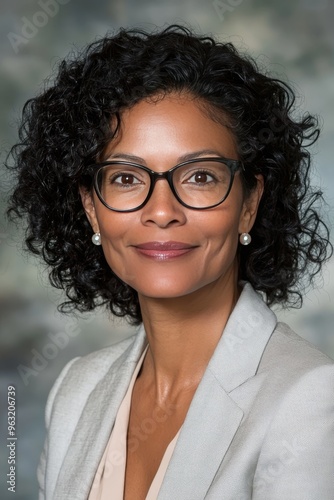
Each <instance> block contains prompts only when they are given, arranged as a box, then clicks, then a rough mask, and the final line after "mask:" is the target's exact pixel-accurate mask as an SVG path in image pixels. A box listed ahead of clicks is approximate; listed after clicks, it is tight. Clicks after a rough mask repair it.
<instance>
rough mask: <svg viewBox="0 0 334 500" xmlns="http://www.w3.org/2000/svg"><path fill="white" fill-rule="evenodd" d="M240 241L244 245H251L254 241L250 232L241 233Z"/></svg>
mask: <svg viewBox="0 0 334 500" xmlns="http://www.w3.org/2000/svg"><path fill="white" fill-rule="evenodd" d="M239 241H240V243H241V244H242V245H245V246H246V245H249V244H250V242H251V241H252V237H251V235H250V234H249V233H242V234H240V237H239Z"/></svg>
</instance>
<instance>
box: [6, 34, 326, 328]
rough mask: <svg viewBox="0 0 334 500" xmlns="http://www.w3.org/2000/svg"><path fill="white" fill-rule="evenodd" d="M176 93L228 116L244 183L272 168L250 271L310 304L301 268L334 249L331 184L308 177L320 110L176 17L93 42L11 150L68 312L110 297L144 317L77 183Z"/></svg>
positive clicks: (31, 227) (65, 66) (281, 296)
mask: <svg viewBox="0 0 334 500" xmlns="http://www.w3.org/2000/svg"><path fill="white" fill-rule="evenodd" d="M170 92H186V93H187V94H189V95H192V96H194V97H195V98H196V99H198V103H199V104H200V105H201V106H202V107H203V109H205V110H206V112H207V113H208V114H209V115H210V117H211V118H212V119H214V120H217V121H219V120H223V121H224V123H225V124H226V120H227V122H228V126H229V127H230V128H231V129H232V130H233V133H234V135H235V137H236V140H237V144H238V149H239V156H240V159H241V160H242V161H243V163H244V167H245V170H244V173H243V177H242V180H243V185H244V189H245V191H246V193H247V192H248V191H249V190H251V189H252V188H253V187H254V185H255V182H256V178H255V176H256V175H258V174H261V175H263V177H264V194H263V197H262V200H261V203H260V206H259V211H258V215H257V219H256V222H255V224H254V227H253V229H252V232H251V234H252V244H251V245H249V246H247V247H242V246H241V247H240V248H239V271H240V279H244V280H247V281H249V282H250V283H251V284H252V285H253V286H254V288H255V289H257V290H260V291H262V292H264V293H265V294H266V297H267V302H268V303H269V305H270V304H274V303H281V304H282V305H292V306H298V305H300V304H301V302H302V294H301V290H302V278H303V277H305V276H306V277H308V279H309V283H311V282H312V281H313V279H314V277H315V275H316V274H317V273H318V272H319V271H320V269H321V265H322V263H323V262H324V261H325V260H326V259H327V258H328V257H329V255H330V254H331V251H332V247H331V245H330V243H329V240H328V229H327V227H326V225H325V224H324V222H323V221H322V219H321V216H320V215H319V207H318V205H319V203H318V202H319V201H320V202H321V200H322V193H321V192H320V191H317V190H312V188H311V187H310V180H309V178H310V153H309V152H308V150H307V146H309V145H310V144H312V143H313V142H314V141H315V140H316V139H317V137H318V135H319V129H318V128H317V120H316V119H315V118H314V117H312V116H310V115H308V114H306V115H304V116H303V117H301V118H300V119H296V118H294V117H293V116H292V115H293V113H294V105H295V97H294V93H293V91H292V90H291V89H290V87H289V86H288V85H287V84H285V83H283V82H281V81H279V80H277V79H274V78H270V77H269V76H266V75H265V74H263V73H261V72H260V71H259V69H258V67H257V64H256V63H255V61H253V60H252V59H251V58H249V57H246V56H241V55H240V54H239V53H238V51H237V50H236V49H235V47H234V46H233V45H232V44H230V43H219V42H217V41H215V40H213V39H212V38H210V37H201V36H198V35H195V34H193V33H192V32H191V31H190V30H188V29H186V28H184V27H182V26H177V25H174V26H170V27H168V28H167V29H165V30H163V31H157V32H152V33H146V32H143V31H139V30H124V29H122V30H120V31H119V32H118V33H117V34H116V35H114V36H106V37H104V38H103V39H102V40H99V41H97V42H94V43H92V44H91V45H89V46H88V47H87V48H86V49H85V51H84V52H83V53H82V54H79V55H77V56H76V57H75V58H74V59H72V60H71V59H68V60H64V61H63V62H62V63H61V64H60V66H59V72H58V75H57V76H56V78H55V81H54V83H53V84H52V85H51V86H50V87H49V88H47V89H46V90H44V91H43V92H42V93H41V94H40V95H38V96H37V97H35V98H33V99H31V100H29V101H28V102H27V103H26V105H25V107H24V110H23V118H22V123H21V127H20V131H19V138H20V142H19V144H17V145H15V146H14V147H13V148H12V151H11V155H12V157H13V158H14V167H13V166H12V167H10V168H14V169H15V171H16V175H17V182H16V186H15V188H14V191H13V193H12V196H11V200H10V205H9V210H8V213H9V215H10V216H11V217H12V218H15V217H16V216H17V217H22V216H27V217H28V228H27V234H26V246H27V248H28V249H29V250H30V251H32V252H33V253H35V254H38V255H41V256H42V257H43V259H44V261H45V262H46V264H47V265H48V266H49V268H50V273H49V277H50V281H51V283H52V285H53V286H55V287H57V288H62V289H64V290H65V292H66V296H67V298H68V300H67V301H65V302H64V303H63V304H61V305H60V306H59V308H60V310H61V311H63V312H66V311H70V310H74V309H77V310H79V311H81V312H83V311H89V310H92V309H94V308H95V307H96V306H98V305H101V304H105V305H108V306H109V307H110V310H111V311H112V312H113V313H114V314H116V315H118V316H127V317H128V319H129V320H130V321H132V323H139V322H140V321H141V313H140V307H139V303H138V296H137V293H136V291H135V290H133V289H132V288H131V287H130V286H128V285H127V284H126V283H123V282H122V281H121V280H120V279H119V278H118V277H117V276H116V275H115V274H114V273H113V271H112V270H111V269H110V267H109V266H108V264H107V262H106V260H105V258H104V255H103V252H102V249H101V247H96V246H94V245H92V244H91V242H90V239H91V235H92V229H91V227H90V225H89V223H88V220H87V218H86V215H85V213H84V210H83V207H82V203H81V199H80V196H79V186H83V187H85V188H86V189H92V176H93V172H92V171H91V169H90V168H89V166H90V165H91V164H93V163H95V162H96V159H97V158H99V157H101V155H102V154H103V150H104V149H105V147H106V145H107V144H108V143H109V141H110V140H111V139H112V137H113V135H114V134H115V130H112V129H111V123H115V119H116V123H118V125H119V123H120V120H121V113H122V111H123V110H124V109H126V108H129V107H131V106H133V105H134V104H136V103H137V102H139V101H140V100H142V99H145V98H149V97H152V96H157V95H165V94H168V93H170ZM116 130H117V127H116Z"/></svg>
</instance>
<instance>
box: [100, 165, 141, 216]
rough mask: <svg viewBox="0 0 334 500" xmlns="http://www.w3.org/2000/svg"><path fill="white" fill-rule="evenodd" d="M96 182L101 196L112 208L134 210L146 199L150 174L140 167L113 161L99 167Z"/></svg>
mask: <svg viewBox="0 0 334 500" xmlns="http://www.w3.org/2000/svg"><path fill="white" fill-rule="evenodd" d="M96 184H97V189H98V191H99V194H100V196H101V197H102V199H103V200H104V201H105V203H106V204H107V205H109V207H110V208H113V209H114V210H120V211H122V210H132V209H134V208H137V207H139V206H140V205H141V204H142V203H143V202H144V201H145V198H146V196H147V194H148V192H149V189H150V176H149V174H148V173H147V172H145V170H142V169H140V168H138V167H134V166H131V165H124V164H121V163H113V164H111V165H105V166H104V167H101V168H100V169H99V171H98V174H97V178H96Z"/></svg>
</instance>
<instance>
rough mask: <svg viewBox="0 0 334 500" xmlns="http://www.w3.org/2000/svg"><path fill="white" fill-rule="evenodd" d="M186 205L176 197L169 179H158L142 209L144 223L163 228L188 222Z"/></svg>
mask: <svg viewBox="0 0 334 500" xmlns="http://www.w3.org/2000/svg"><path fill="white" fill-rule="evenodd" d="M185 210H186V209H185V207H183V206H182V205H181V203H179V201H178V200H177V199H176V198H175V196H174V194H173V192H172V190H171V188H170V186H169V184H168V181H167V180H166V179H164V178H160V179H157V180H156V182H155V185H154V189H153V192H152V194H151V197H150V199H149V200H148V202H147V203H146V205H145V206H144V207H143V208H142V210H141V221H142V223H143V224H144V225H157V226H159V227H161V228H166V227H170V226H178V225H183V224H184V223H185V222H186V214H185Z"/></svg>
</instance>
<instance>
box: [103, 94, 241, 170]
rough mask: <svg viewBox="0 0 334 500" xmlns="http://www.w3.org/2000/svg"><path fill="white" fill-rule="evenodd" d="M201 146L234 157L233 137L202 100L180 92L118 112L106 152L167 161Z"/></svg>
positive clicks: (235, 154) (200, 148)
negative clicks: (213, 117) (112, 135)
mask: <svg viewBox="0 0 334 500" xmlns="http://www.w3.org/2000/svg"><path fill="white" fill-rule="evenodd" d="M202 149H203V150H204V149H211V150H216V151H217V154H218V155H221V156H225V157H227V158H235V159H237V153H236V142H235V137H234V135H233V133H232V132H231V130H230V129H229V128H228V127H227V126H226V125H224V124H222V123H219V122H218V120H214V119H212V118H211V117H210V115H209V113H208V112H207V110H206V109H205V104H203V101H199V100H198V99H196V98H193V97H189V96H180V95H175V94H171V95H167V96H165V97H161V98H157V99H150V100H143V101H140V102H139V103H137V104H135V105H134V106H133V107H131V108H129V109H126V110H124V111H123V113H122V114H121V122H120V128H119V131H118V133H117V136H116V137H115V138H114V139H113V140H112V141H111V142H110V143H109V144H108V147H107V148H106V151H105V153H106V155H104V156H105V157H108V155H110V154H113V155H114V154H118V153H125V154H135V155H137V156H140V157H142V158H144V159H146V158H148V160H149V159H150V157H155V156H156V155H159V156H160V158H162V157H164V158H166V160H167V161H168V159H169V158H170V159H171V161H173V159H174V160H175V158H177V157H178V156H180V155H184V154H187V153H192V152H193V151H197V150H202Z"/></svg>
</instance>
